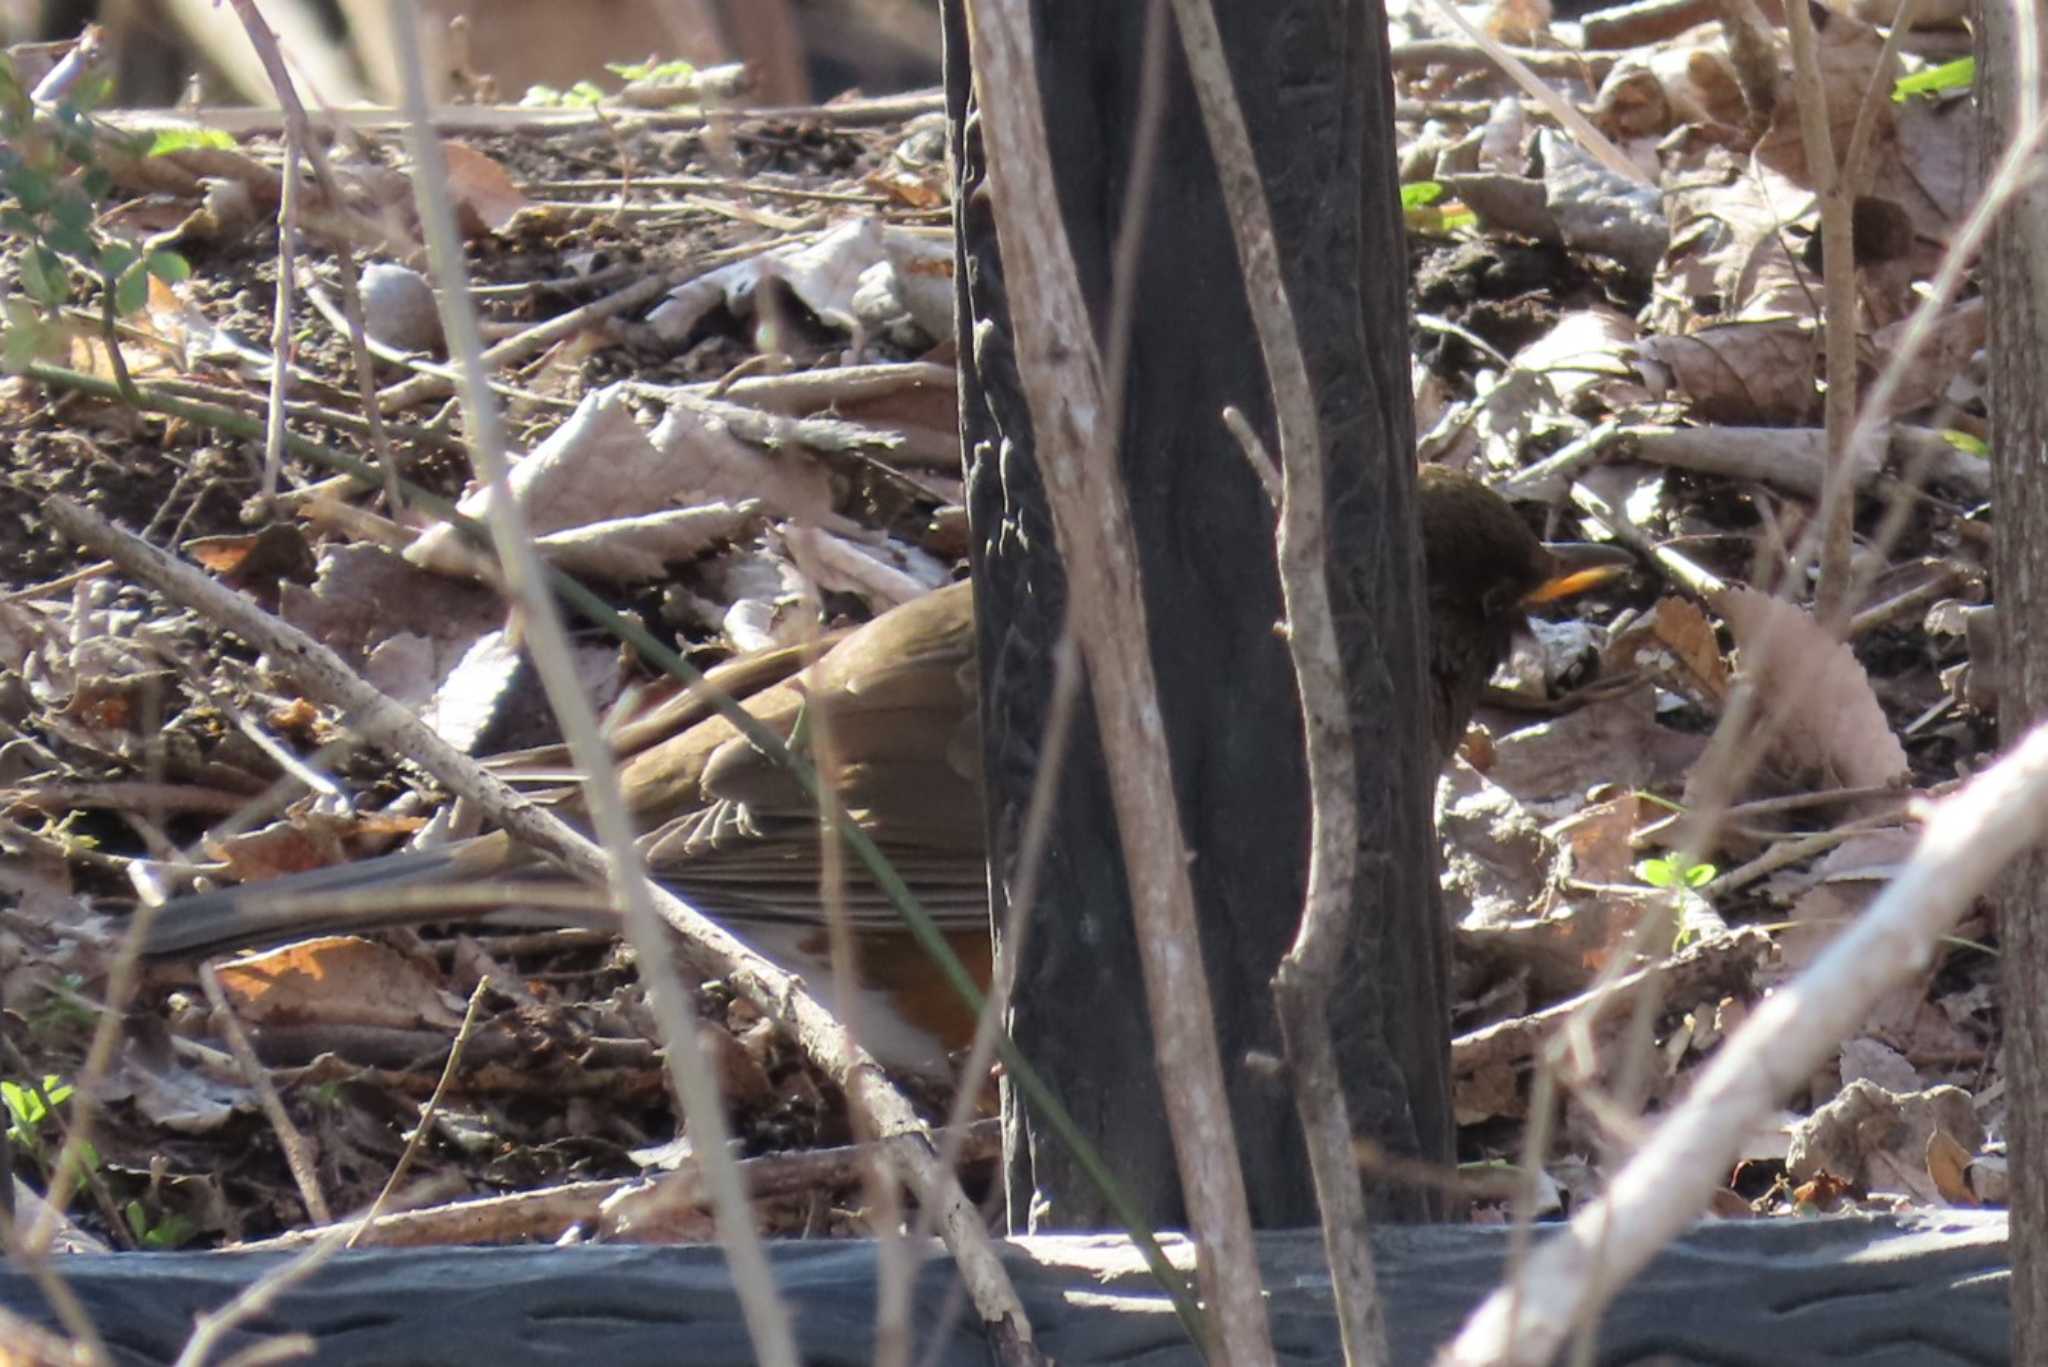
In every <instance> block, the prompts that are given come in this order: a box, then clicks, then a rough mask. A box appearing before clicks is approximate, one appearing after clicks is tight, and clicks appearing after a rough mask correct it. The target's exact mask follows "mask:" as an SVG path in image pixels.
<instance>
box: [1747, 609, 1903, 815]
mask: <svg viewBox="0 0 2048 1367" xmlns="http://www.w3.org/2000/svg"><path fill="white" fill-rule="evenodd" d="M1714 607H1715V608H1716V610H1717V611H1719V612H1720V613H1721V615H1722V617H1723V618H1724V619H1726V621H1727V623H1728V628H1729V630H1730V631H1731V632H1733V633H1734V636H1735V645H1736V649H1737V650H1738V651H1739V652H1740V655H1741V662H1742V668H1743V671H1744V673H1745V674H1746V675H1748V676H1749V678H1750V679H1751V680H1752V681H1753V682H1754V683H1755V684H1756V686H1757V688H1758V689H1759V691H1760V695H1761V698H1762V701H1763V704H1764V715H1765V716H1766V717H1767V718H1769V719H1770V721H1771V723H1772V724H1773V725H1774V726H1775V727H1776V728H1777V729H1776V732H1775V743H1774V744H1773V746H1772V752H1773V757H1774V759H1775V760H1776V761H1777V762H1778V763H1779V765H1780V767H1781V768H1783V769H1785V770H1787V771H1789V772H1817V773H1819V774H1820V775H1822V776H1824V781H1825V782H1827V783H1830V784H1832V785H1833V786H1837V787H1848V788H1863V787H1875V786H1877V785H1879V784H1883V783H1889V782H1891V781H1892V780H1893V779H1895V778H1897V777H1898V776H1899V775H1901V774H1903V773H1905V772H1906V771H1907V763H1906V750H1905V747H1904V746H1902V745H1901V744H1899V739H1898V737H1897V736H1895V735H1893V734H1892V729H1891V724H1890V723H1889V722H1888V721H1886V719H1885V715H1884V709H1883V708H1882V707H1881V706H1879V705H1878V701H1877V695H1876V693H1874V692H1873V691H1872V690H1871V687H1870V676H1869V675H1868V674H1866V673H1865V672H1864V669H1863V666H1862V665H1861V664H1860V663H1859V662H1858V661H1857V659H1856V656H1855V654H1854V652H1852V651H1851V650H1850V649H1849V647H1848V646H1846V645H1844V644H1843V643H1841V642H1840V641H1837V640H1835V639H1834V638H1833V637H1832V636H1830V635H1829V634H1828V633H1827V632H1825V631H1823V630H1822V629H1821V627H1820V624H1819V623H1817V622H1815V621H1814V620H1813V618H1812V617H1811V616H1810V615H1809V614H1808V613H1807V612H1806V611H1805V610H1803V609H1801V608H1799V607H1797V606H1795V605H1794V604H1791V603H1787V602H1784V601H1783V600H1781V599H1777V598H1773V597H1771V596H1770V595H1769V594H1764V593H1758V592H1756V591H1755V590H1754V589H1746V588H1735V589H1729V590H1727V591H1726V592H1724V593H1722V594H1721V595H1720V596H1719V598H1718V599H1717V600H1716V602H1715V604H1714Z"/></svg>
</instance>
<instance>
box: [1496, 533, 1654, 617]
mask: <svg viewBox="0 0 2048 1367" xmlns="http://www.w3.org/2000/svg"><path fill="white" fill-rule="evenodd" d="M1544 549H1546V550H1548V551H1549V552H1550V563H1551V567H1552V568H1553V569H1554V570H1556V573H1555V574H1553V575H1551V576H1550V578H1548V579H1546V580H1544V581H1543V582H1542V583H1541V584H1538V585H1537V586H1536V587H1535V588H1534V589H1532V590H1531V591H1530V592H1529V595H1528V596H1527V597H1525V598H1524V599H1522V602H1523V604H1524V605H1525V606H1529V607H1533V606H1535V605H1536V604H1538V603H1555V602H1558V601H1559V600H1561V599H1565V598H1571V597H1575V596H1576V595H1578V594H1581V593H1585V592H1586V591H1587V590H1589V589H1593V588H1597V587H1599V586H1600V585H1601V584H1605V583H1607V582H1608V581H1609V580H1612V579H1618V578H1620V577H1621V576H1622V575H1624V574H1627V573H1628V571H1629V569H1630V568H1631V567H1632V566H1633V565H1634V564H1635V557H1634V556H1633V555H1630V554H1629V553H1628V552H1627V551H1625V550H1623V549H1622V548H1621V547H1619V546H1601V545H1595V544H1593V543H1592V542H1586V541H1552V542H1548V543H1546V545H1545V547H1544Z"/></svg>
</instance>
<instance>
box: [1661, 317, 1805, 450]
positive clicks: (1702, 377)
mask: <svg viewBox="0 0 2048 1367" xmlns="http://www.w3.org/2000/svg"><path fill="white" fill-rule="evenodd" d="M1819 348H1820V338H1819V334H1818V333H1816V332H1815V331H1814V329H1813V328H1812V327H1811V326H1809V325H1808V324H1806V323H1803V322H1801V321H1799V320H1798V319H1795V318H1782V317H1781V318H1777V319H1771V320H1765V321H1756V322H1733V323H1723V324H1720V325H1718V326H1712V327H1703V328H1701V329H1699V330H1698V331H1697V332H1692V333H1685V334H1660V335H1657V336H1653V337H1645V338H1644V339H1643V340H1642V341H1640V342H1638V343H1637V344H1636V356H1637V362H1636V365H1637V370H1638V372H1639V373H1641V374H1642V375H1643V377H1644V379H1645V381H1646V382H1648V383H1649V384H1650V386H1651V388H1652V390H1653V391H1657V390H1661V389H1664V388H1669V389H1673V390H1676V391H1677V392H1678V393H1679V394H1680V395H1682V396H1683V397H1684V398H1685V400H1686V401H1687V403H1688V405H1689V406H1690V408H1691V412H1692V416H1693V417H1694V418H1695V419H1696V420H1698V421H1700V422H1703V423H1727V424H1730V425H1733V426H1752V425H1758V424H1764V425H1771V424H1784V423H1803V422H1806V421H1809V420H1810V419H1812V418H1813V417H1814V416H1815V415H1816V414H1817V413H1818V412H1819V409H1820V391H1819V390H1818V389H1817V388H1816V387H1815V384H1814V365H1815V362H1816V360H1817V358H1818V356H1819V354H1820V351H1819ZM1653 367H1654V368H1653Z"/></svg>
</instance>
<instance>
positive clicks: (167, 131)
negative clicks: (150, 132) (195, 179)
mask: <svg viewBox="0 0 2048 1367" xmlns="http://www.w3.org/2000/svg"><path fill="white" fill-rule="evenodd" d="M235 145H236V144H235V140H234V138H233V137H232V136H231V135H229V134H228V133H227V132H225V131H224V130H222V129H219V128H201V127H199V126H198V125H196V124H195V125H193V126H191V127H187V128H159V129H157V130H156V133H155V135H154V136H153V137H151V138H150V140H149V146H148V148H147V149H146V150H145V151H144V153H143V155H145V156H151V157H163V156H169V155H170V154H171V153H173V152H183V151H186V150H188V149H190V148H194V147H203V148H211V149H212V150H214V151H218V152H232V151H234V150H235Z"/></svg>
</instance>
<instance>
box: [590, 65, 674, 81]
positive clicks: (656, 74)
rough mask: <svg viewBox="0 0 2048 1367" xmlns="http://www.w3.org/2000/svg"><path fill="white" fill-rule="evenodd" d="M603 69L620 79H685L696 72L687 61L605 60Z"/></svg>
mask: <svg viewBox="0 0 2048 1367" xmlns="http://www.w3.org/2000/svg"><path fill="white" fill-rule="evenodd" d="M605 70H606V71H609V72H611V73H612V75H614V76H617V77H618V78H619V79H620V80H622V81H687V80H689V79H690V78H691V77H692V76H694V75H696V74H697V68H696V67H695V66H692V65H691V64H690V63H688V62H683V61H673V62H607V63H605Z"/></svg>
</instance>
